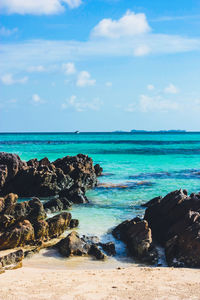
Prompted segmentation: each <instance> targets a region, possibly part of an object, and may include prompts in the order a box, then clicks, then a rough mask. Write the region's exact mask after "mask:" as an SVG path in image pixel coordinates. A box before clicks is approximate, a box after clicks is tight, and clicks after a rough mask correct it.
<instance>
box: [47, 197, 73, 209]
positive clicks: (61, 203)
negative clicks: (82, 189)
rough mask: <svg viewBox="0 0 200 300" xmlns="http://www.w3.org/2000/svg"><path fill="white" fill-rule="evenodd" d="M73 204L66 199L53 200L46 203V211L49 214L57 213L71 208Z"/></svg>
mask: <svg viewBox="0 0 200 300" xmlns="http://www.w3.org/2000/svg"><path fill="white" fill-rule="evenodd" d="M71 205H72V204H71V202H70V201H69V200H68V199H67V198H66V197H65V198H53V199H51V200H49V201H47V202H46V203H44V209H45V211H46V212H47V213H55V212H58V211H61V210H65V209H68V208H69V207H71Z"/></svg>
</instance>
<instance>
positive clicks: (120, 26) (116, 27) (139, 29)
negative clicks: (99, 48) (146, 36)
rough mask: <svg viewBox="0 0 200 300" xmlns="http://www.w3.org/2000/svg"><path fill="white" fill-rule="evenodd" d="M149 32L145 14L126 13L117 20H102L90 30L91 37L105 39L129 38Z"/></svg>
mask: <svg viewBox="0 0 200 300" xmlns="http://www.w3.org/2000/svg"><path fill="white" fill-rule="evenodd" d="M149 31H150V26H149V24H148V22H147V19H146V16H145V14H142V13H138V14H135V13H134V12H132V11H129V10H128V11H127V12H126V14H125V15H124V16H122V17H121V18H120V19H119V20H112V19H103V20H102V21H100V22H99V24H97V25H96V26H95V28H94V29H93V30H92V36H100V37H107V38H120V37H131V36H135V35H139V34H143V33H147V32H149Z"/></svg>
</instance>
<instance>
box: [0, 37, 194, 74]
mask: <svg viewBox="0 0 200 300" xmlns="http://www.w3.org/2000/svg"><path fill="white" fill-rule="evenodd" d="M144 39H145V44H146V45H147V46H148V47H149V49H151V55H157V54H159V55H161V54H170V53H182V52H190V51H195V50H196V51H200V39H189V38H184V37H180V36H173V35H171V36H170V35H160V34H148V35H146V36H145V38H144V37H142V36H141V37H138V38H137V39H135V38H131V39H126V40H125V41H123V42H122V41H121V40H118V39H115V40H111V39H106V40H89V41H86V42H79V41H53V40H52V41H48V40H30V41H25V42H17V43H4V44H2V43H1V44H0V52H1V59H0V74H2V73H10V72H13V71H15V72H19V71H27V69H28V68H29V67H30V66H35V65H36V66H37V65H44V67H45V68H46V69H48V68H49V66H51V65H53V64H58V65H59V64H62V63H63V61H66V59H67V60H69V61H72V60H79V59H91V58H94V57H97V58H99V57H112V58H113V57H133V54H134V49H137V48H138V47H139V46H140V45H142V44H144ZM137 52H138V51H136V54H138V53H137Z"/></svg>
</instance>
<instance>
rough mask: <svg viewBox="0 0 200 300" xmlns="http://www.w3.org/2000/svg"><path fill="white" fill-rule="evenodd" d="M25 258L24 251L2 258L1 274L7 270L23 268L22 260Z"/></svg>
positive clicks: (0, 260)
mask: <svg viewBox="0 0 200 300" xmlns="http://www.w3.org/2000/svg"><path fill="white" fill-rule="evenodd" d="M23 258H24V253H23V251H22V250H17V251H14V252H11V253H9V254H6V255H3V256H0V273H2V271H5V270H7V269H9V270H11V269H16V268H20V267H21V266H22V259H23Z"/></svg>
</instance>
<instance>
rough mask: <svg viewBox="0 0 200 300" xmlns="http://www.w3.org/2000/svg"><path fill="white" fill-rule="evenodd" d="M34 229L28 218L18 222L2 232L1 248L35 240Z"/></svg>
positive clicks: (18, 245) (0, 234) (0, 238)
mask: <svg viewBox="0 0 200 300" xmlns="http://www.w3.org/2000/svg"><path fill="white" fill-rule="evenodd" d="M34 239H35V235H34V229H33V226H32V225H31V223H30V222H29V221H28V220H24V221H22V222H18V223H17V224H15V225H14V226H11V227H9V228H8V230H6V231H5V232H1V233H0V250H4V249H10V248H16V247H20V246H25V245H27V244H31V243H33V242H34Z"/></svg>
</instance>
